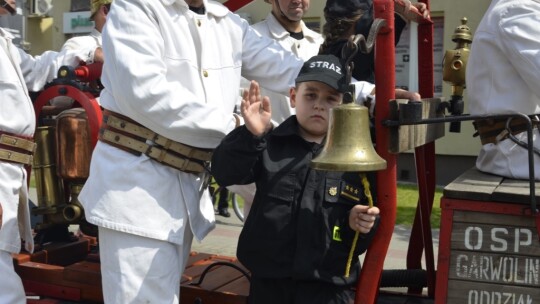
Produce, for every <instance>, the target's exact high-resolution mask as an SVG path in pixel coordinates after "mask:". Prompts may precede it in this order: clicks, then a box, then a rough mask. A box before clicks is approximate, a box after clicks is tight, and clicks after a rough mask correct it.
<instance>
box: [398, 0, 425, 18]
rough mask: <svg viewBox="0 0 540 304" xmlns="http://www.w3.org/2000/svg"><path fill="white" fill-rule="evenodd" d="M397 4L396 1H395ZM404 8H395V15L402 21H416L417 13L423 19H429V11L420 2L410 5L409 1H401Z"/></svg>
mask: <svg viewBox="0 0 540 304" xmlns="http://www.w3.org/2000/svg"><path fill="white" fill-rule="evenodd" d="M395 1H396V2H397V0H395ZM401 2H402V3H403V4H405V7H403V8H402V7H401V6H396V13H397V14H398V15H400V16H401V17H402V18H403V19H404V20H406V21H409V20H414V19H416V16H415V15H416V13H419V14H420V15H422V16H423V17H424V18H426V19H429V18H430V16H429V10H428V9H427V5H426V4H425V3H422V2H415V3H411V1H409V0H401Z"/></svg>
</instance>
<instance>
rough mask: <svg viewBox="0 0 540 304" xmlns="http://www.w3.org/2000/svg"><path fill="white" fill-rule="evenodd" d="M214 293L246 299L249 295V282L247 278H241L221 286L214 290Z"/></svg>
mask: <svg viewBox="0 0 540 304" xmlns="http://www.w3.org/2000/svg"><path fill="white" fill-rule="evenodd" d="M216 291H219V292H223V293H233V294H237V295H241V296H245V297H247V296H248V295H249V280H248V278H247V277H245V276H241V277H240V278H238V279H236V280H234V281H232V282H229V283H227V284H225V285H223V286H221V287H220V288H218V289H216Z"/></svg>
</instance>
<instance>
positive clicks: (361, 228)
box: [349, 205, 380, 233]
mask: <svg viewBox="0 0 540 304" xmlns="http://www.w3.org/2000/svg"><path fill="white" fill-rule="evenodd" d="M379 212H380V211H379V208H377V207H371V208H370V207H369V206H365V205H355V206H354V207H353V208H352V209H351V211H350V212H349V226H350V227H351V229H352V230H354V231H358V232H360V233H368V232H369V231H370V230H371V228H372V227H373V225H374V224H375V219H376V218H377V215H378V214H379Z"/></svg>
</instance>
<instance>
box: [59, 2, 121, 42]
mask: <svg viewBox="0 0 540 304" xmlns="http://www.w3.org/2000/svg"><path fill="white" fill-rule="evenodd" d="M111 2H112V0H91V2H90V13H91V15H90V20H92V21H94V28H93V29H92V31H91V32H90V34H89V35H85V36H76V37H73V38H70V39H68V40H67V41H66V42H65V43H64V45H63V46H62V50H79V49H81V48H85V47H90V46H94V47H98V46H99V47H101V31H102V30H103V26H104V25H105V22H106V21H107V14H108V13H109V9H110V8H111Z"/></svg>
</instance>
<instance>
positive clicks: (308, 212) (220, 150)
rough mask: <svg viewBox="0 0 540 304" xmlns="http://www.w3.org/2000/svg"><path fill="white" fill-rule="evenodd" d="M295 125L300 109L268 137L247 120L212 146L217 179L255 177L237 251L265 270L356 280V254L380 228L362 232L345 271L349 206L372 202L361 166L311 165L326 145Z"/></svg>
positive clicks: (255, 270)
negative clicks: (327, 167)
mask: <svg viewBox="0 0 540 304" xmlns="http://www.w3.org/2000/svg"><path fill="white" fill-rule="evenodd" d="M297 130H298V122H297V120H296V116H291V117H290V118H289V119H287V120H286V121H285V122H283V123H282V124H281V125H280V126H279V127H277V128H275V129H274V130H273V131H271V132H269V133H268V134H266V135H265V136H264V137H263V138H256V137H254V136H253V135H252V134H251V133H250V132H249V131H248V130H247V128H246V127H245V126H241V127H238V128H237V129H235V130H233V131H232V132H231V133H230V134H229V135H227V136H226V137H225V139H224V140H223V141H222V142H221V144H220V145H219V146H218V147H217V148H216V150H215V152H214V156H213V159H212V174H213V176H214V178H215V179H216V181H217V182H218V184H220V185H223V186H228V185H233V184H248V183H251V182H255V183H256V185H257V192H256V194H255V199H254V202H253V206H252V208H251V211H250V213H249V216H248V217H247V220H246V222H245V224H244V228H243V230H242V232H241V234H240V239H239V243H238V249H237V256H238V259H239V260H240V262H242V264H243V265H245V266H246V267H247V268H248V269H249V270H250V271H251V273H252V274H253V275H254V276H257V277H260V278H293V279H299V280H321V281H325V282H330V283H333V284H336V285H349V284H352V283H354V282H355V281H356V279H357V277H358V271H359V269H360V264H359V261H358V255H359V254H361V253H362V252H364V251H365V250H366V249H367V247H368V245H369V240H370V239H371V237H372V236H373V234H374V231H375V229H372V230H371V232H370V233H369V234H368V235H364V234H360V237H359V239H358V242H357V246H356V248H355V252H354V255H353V259H352V266H351V270H350V275H349V276H348V277H345V269H346V265H347V258H348V255H349V252H350V250H351V246H352V242H353V238H354V234H355V232H354V231H353V230H352V229H350V228H349V225H348V216H349V210H350V209H351V208H352V207H353V206H354V205H355V204H366V205H367V198H366V197H365V195H364V189H363V187H362V184H361V181H360V174H359V173H355V172H349V173H343V172H325V171H318V170H314V169H311V168H310V162H311V160H312V159H313V158H314V157H315V156H316V155H317V154H319V152H320V150H321V149H322V146H321V145H320V144H316V143H309V142H306V141H305V140H304V139H303V138H302V137H300V135H299V134H298V131H297ZM372 188H373V187H372ZM373 197H375V193H373Z"/></svg>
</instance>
